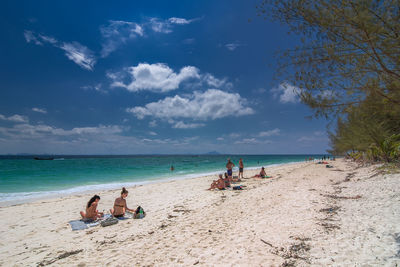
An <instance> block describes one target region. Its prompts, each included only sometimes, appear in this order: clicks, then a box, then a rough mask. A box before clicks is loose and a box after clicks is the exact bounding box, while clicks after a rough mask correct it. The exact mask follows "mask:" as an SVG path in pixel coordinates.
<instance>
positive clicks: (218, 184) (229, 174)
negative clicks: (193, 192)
mask: <svg viewBox="0 0 400 267" xmlns="http://www.w3.org/2000/svg"><path fill="white" fill-rule="evenodd" d="M233 167H235V164H234V163H233V162H232V161H231V159H228V163H226V172H225V174H224V176H223V175H222V174H219V176H218V179H217V180H214V181H213V182H212V183H211V185H210V188H209V189H208V190H212V189H219V190H224V189H226V188H227V187H231V183H235V182H240V181H241V179H240V178H242V179H243V169H244V164H243V160H242V159H239V173H238V176H237V178H233ZM269 177H270V176H267V173H266V172H265V168H264V167H262V168H261V171H260V173H259V174H256V175H254V176H253V177H252V178H269ZM240 187H241V186H240Z"/></svg>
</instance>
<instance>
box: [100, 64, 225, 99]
mask: <svg viewBox="0 0 400 267" xmlns="http://www.w3.org/2000/svg"><path fill="white" fill-rule="evenodd" d="M107 77H108V78H109V79H110V80H111V86H112V87H122V88H125V89H127V90H128V91H131V92H137V91H140V90H148V91H152V92H159V93H164V92H168V91H172V90H175V89H178V88H179V86H180V85H181V83H183V82H189V80H194V81H193V83H191V88H195V87H196V88H197V87H201V86H207V87H212V88H215V89H217V88H225V89H231V88H232V87H233V84H232V83H231V82H228V79H227V78H223V79H218V78H216V77H214V76H213V75H212V74H210V73H205V74H202V73H200V70H199V69H198V68H196V67H194V66H186V67H183V68H181V69H180V71H179V72H175V71H174V70H173V69H171V68H170V67H169V66H168V65H166V64H164V63H154V64H148V63H139V64H138V65H137V66H133V67H129V68H125V69H124V70H122V71H119V72H108V73H107Z"/></svg>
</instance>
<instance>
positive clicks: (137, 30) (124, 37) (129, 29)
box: [100, 20, 144, 57]
mask: <svg viewBox="0 0 400 267" xmlns="http://www.w3.org/2000/svg"><path fill="white" fill-rule="evenodd" d="M100 33H101V35H102V37H103V39H104V41H103V43H102V50H101V56H102V57H107V56H108V55H109V54H110V53H111V52H113V51H115V50H117V49H118V48H119V47H120V46H121V45H123V44H125V43H126V42H127V41H128V40H132V39H135V38H136V37H138V36H143V35H144V30H143V27H142V26H141V25H139V24H137V23H135V22H130V21H121V20H118V21H116V20H110V21H109V23H108V25H106V26H101V27H100Z"/></svg>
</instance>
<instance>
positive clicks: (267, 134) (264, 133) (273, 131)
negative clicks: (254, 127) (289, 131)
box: [258, 128, 281, 137]
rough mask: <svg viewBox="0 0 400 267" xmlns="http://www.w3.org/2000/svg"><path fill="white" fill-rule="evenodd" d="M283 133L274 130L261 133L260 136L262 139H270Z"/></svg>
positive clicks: (276, 129)
mask: <svg viewBox="0 0 400 267" xmlns="http://www.w3.org/2000/svg"><path fill="white" fill-rule="evenodd" d="M280 133H281V130H280V129H278V128H275V129H273V130H269V131H265V132H260V133H259V134H258V136H260V137H269V136H274V135H279V134H280Z"/></svg>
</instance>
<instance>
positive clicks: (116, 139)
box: [0, 0, 329, 155]
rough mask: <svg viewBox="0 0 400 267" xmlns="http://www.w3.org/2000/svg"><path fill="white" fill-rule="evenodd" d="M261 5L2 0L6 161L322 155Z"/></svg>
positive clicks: (0, 103) (282, 44) (283, 32)
mask: <svg viewBox="0 0 400 267" xmlns="http://www.w3.org/2000/svg"><path fill="white" fill-rule="evenodd" d="M257 3H258V1H256V0H229V1H228V0H221V1H215V0H201V1H200V0H199V1H194V0H193V1H189V0H187V1H151V0H148V1H112V2H110V1H45V0H43V1H19V0H16V1H2V2H1V3H0V29H1V33H2V36H1V42H0V58H1V60H0V154H18V153H31V154H74V155H77V154H181V153H182V154H198V153H207V152H210V151H217V152H219V153H227V154H311V153H314V154H317V153H325V151H326V149H328V148H329V142H328V138H327V134H326V125H327V122H326V121H325V120H322V119H319V120H317V119H308V118H307V117H308V116H310V115H312V111H311V110H310V109H309V108H308V107H307V106H305V105H304V104H302V103H301V102H300V101H299V98H298V95H297V92H298V90H299V89H298V88H296V87H294V86H292V85H291V84H290V83H288V82H286V81H279V80H276V79H275V78H274V74H275V69H276V64H277V62H276V61H277V57H276V55H277V52H278V51H279V50H284V49H290V48H293V47H294V46H295V45H296V44H298V43H299V38H298V37H296V36H293V35H288V34H287V32H288V29H287V28H285V27H284V26H283V25H280V24H277V23H273V22H271V21H268V20H264V19H262V18H260V17H258V16H257V10H256V7H255V6H256V4H257Z"/></svg>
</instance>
